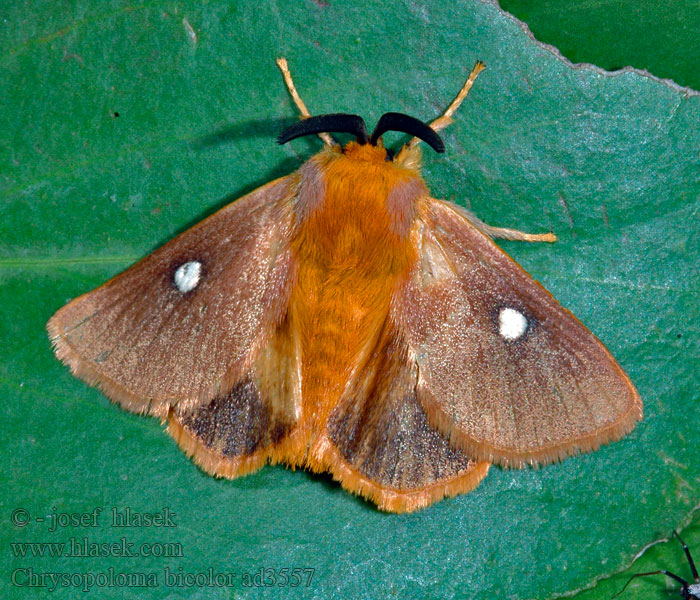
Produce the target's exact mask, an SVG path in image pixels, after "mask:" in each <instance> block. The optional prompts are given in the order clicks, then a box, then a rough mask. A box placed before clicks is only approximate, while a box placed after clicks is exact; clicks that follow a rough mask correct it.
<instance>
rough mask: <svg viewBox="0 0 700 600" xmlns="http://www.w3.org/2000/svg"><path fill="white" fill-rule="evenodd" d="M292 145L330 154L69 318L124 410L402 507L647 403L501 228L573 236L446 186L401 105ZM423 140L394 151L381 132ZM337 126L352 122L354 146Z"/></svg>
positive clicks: (193, 450)
mask: <svg viewBox="0 0 700 600" xmlns="http://www.w3.org/2000/svg"><path fill="white" fill-rule="evenodd" d="M278 66H279V67H280V69H281V70H282V73H283V75H284V79H285V82H286V84H287V87H288V89H289V92H290V94H291V96H292V98H293V99H294V102H295V104H296V105H297V107H298V108H299V110H300V112H301V116H302V120H301V121H300V122H299V123H297V124H296V125H294V126H292V127H290V128H289V129H288V130H287V131H285V132H284V133H283V134H282V136H280V140H279V141H280V143H284V142H287V141H289V140H291V139H293V138H295V137H299V136H301V135H308V134H316V133H317V134H319V135H320V136H321V138H322V139H323V140H324V142H325V147H324V149H323V150H322V151H321V152H319V153H318V154H316V155H315V156H313V157H311V158H310V159H309V160H308V161H307V162H305V163H304V164H303V165H302V166H301V167H300V168H299V170H297V171H296V172H294V173H292V174H291V175H288V176H286V177H282V178H281V179H277V180H276V181H272V182H271V183H268V184H266V185H264V186H262V187H261V188H259V189H257V190H255V191H253V192H251V193H250V194H248V195H246V196H244V197H243V198H241V199H239V200H237V201H236V202H233V203H232V204H230V205H228V206H226V207H225V208H223V209H221V210H220V211H218V212H217V213H215V214H214V215H212V216H210V217H209V218H207V219H206V220H204V221H203V222H201V223H199V224H198V225H196V226H194V227H192V228H191V229H189V230H188V231H186V232H184V233H182V234H181V235H179V236H178V237H176V238H175V239H173V240H171V241H170V242H168V243H167V244H165V245H164V246H163V247H161V248H160V249H158V250H156V251H155V252H153V254H151V255H149V256H147V257H146V258H144V259H143V260H141V261H140V262H138V263H137V264H136V265H134V266H133V267H131V268H129V269H128V270H126V271H125V272H123V273H121V274H120V275H118V276H116V277H114V278H113V279H111V280H110V281H108V282H107V283H105V284H104V285H102V286H101V287H99V288H97V289H96V290H94V291H92V292H89V293H87V294H85V295H83V296H80V297H79V298H77V299H75V300H73V301H72V302H71V303H69V304H68V305H66V306H64V307H63V308H61V309H60V310H59V311H58V312H57V313H56V314H55V315H54V316H53V317H52V318H51V319H50V321H49V322H48V326H47V327H48V331H49V335H50V338H51V341H52V342H53V345H54V349H55V352H56V355H57V356H58V358H60V359H61V360H62V361H63V362H65V363H66V364H67V365H69V366H70V368H71V371H72V372H73V373H74V374H75V375H77V376H78V377H80V378H82V379H84V380H85V381H86V382H87V383H89V384H90V385H95V386H97V387H99V388H100V389H101V390H102V391H103V392H104V393H105V394H106V395H107V396H109V397H110V398H111V399H112V400H114V401H115V402H118V403H119V404H120V405H121V406H122V407H123V408H125V409H127V410H130V411H133V412H137V413H147V414H150V415H155V416H158V417H161V418H162V419H164V420H167V422H168V432H169V433H170V434H171V435H172V436H173V437H174V438H175V440H176V441H177V443H178V444H179V445H180V447H181V448H182V449H183V450H184V451H185V452H186V453H187V454H188V455H189V456H192V457H193V459H194V461H195V462H196V463H197V464H198V465H199V466H200V467H201V468H202V469H204V470H205V471H207V472H208V473H211V474H213V475H217V476H221V477H228V478H233V477H237V476H239V475H243V474H246V473H250V472H252V471H255V470H257V469H259V468H260V467H262V466H263V465H264V464H266V463H284V464H287V465H290V466H292V467H303V468H307V469H310V470H312V471H316V472H330V473H331V474H332V475H333V477H334V478H335V479H337V480H338V481H339V482H340V483H341V485H342V486H343V487H344V488H345V489H347V490H349V491H351V492H353V493H356V494H360V495H362V496H364V497H365V498H368V499H370V500H371V501H373V502H374V503H376V504H377V505H378V507H379V508H380V509H382V510H387V511H393V512H405V511H412V510H416V509H419V508H422V507H425V506H427V505H429V504H430V503H432V502H434V501H436V500H439V499H441V498H443V497H445V496H453V495H455V494H459V493H462V492H467V491H469V490H471V489H473V488H474V487H475V486H476V485H477V484H478V483H479V481H481V479H482V478H483V477H484V476H485V475H486V473H487V471H488V469H489V465H490V464H491V463H497V464H500V465H504V466H508V467H521V466H524V465H528V464H529V465H540V464H544V463H548V462H552V461H555V460H559V459H562V458H564V457H566V456H568V455H572V454H576V453H578V452H585V451H589V450H594V449H596V448H598V447H599V446H600V445H601V444H604V443H606V442H609V441H611V440H616V439H619V438H621V437H622V436H624V435H625V434H627V433H628V432H629V431H630V430H631V429H632V428H633V427H634V426H635V424H636V422H637V421H638V420H639V419H641V417H642V403H641V400H640V398H639V395H638V394H637V392H636V390H635V388H634V387H633V385H632V383H631V382H630V380H629V379H628V377H627V376H626V375H625V373H624V372H623V371H622V369H621V368H620V366H619V365H618V364H617V362H616V361H615V359H614V358H613V357H612V356H611V355H610V353H609V352H608V351H607V350H606V349H605V347H604V346H603V345H602V344H601V342H600V341H598V339H597V338H596V337H595V336H594V335H593V334H592V333H591V332H590V331H588V330H587V329H586V328H585V327H584V326H583V325H582V324H581V323H580V322H579V321H578V320H577V319H576V318H575V317H574V316H573V315H572V314H571V313H570V312H568V311H567V310H566V309H564V308H562V307H561V306H560V305H559V304H558V303H557V301H556V300H554V298H553V297H552V296H551V295H550V294H549V293H548V292H547V291H546V290H545V289H544V288H543V287H542V286H540V285H539V284H538V283H537V282H535V281H533V280H532V279H531V278H530V276H529V275H528V274H527V273H525V271H523V269H522V268H521V267H520V266H519V265H518V264H517V263H515V262H514V261H513V260H512V259H511V258H510V257H509V256H508V255H506V254H505V253H504V252H503V251H502V250H501V249H499V248H498V246H496V245H495V244H494V242H493V241H492V238H494V237H500V238H506V239H513V240H524V241H544V242H552V241H554V240H555V239H556V238H555V236H554V235H552V234H526V233H522V232H519V231H516V230H512V229H504V228H498V227H492V226H489V225H486V224H485V223H483V222H482V221H480V220H479V219H477V218H476V217H474V216H473V215H471V214H470V213H468V212H466V211H465V210H463V209H461V208H459V207H457V206H455V205H453V204H451V203H449V202H444V201H442V200H437V199H435V198H433V197H432V196H431V194H430V192H429V191H428V187H427V186H426V184H425V182H424V181H423V179H422V178H421V174H420V166H421V151H420V148H419V146H418V143H419V142H420V141H421V140H423V141H425V142H427V143H428V144H429V145H430V146H432V147H433V148H434V149H435V150H437V151H443V150H444V146H443V144H442V141H441V140H440V138H439V136H438V133H437V132H438V131H440V130H441V129H443V128H445V127H446V126H447V125H449V123H450V122H451V120H452V115H453V114H454V112H455V111H456V110H457V108H458V107H459V105H460V104H461V103H462V101H463V100H464V98H465V97H466V95H467V93H468V91H469V89H470V87H471V86H472V84H473V82H474V80H475V79H476V77H477V75H478V74H479V72H480V71H481V70H482V69H483V64H481V63H477V65H476V66H475V68H474V70H473V71H472V73H471V74H470V76H469V78H468V79H467V81H466V83H465V85H464V87H463V88H462V90H461V91H460V92H459V94H458V95H457V97H456V98H455V100H454V101H453V102H452V104H451V105H450V106H449V108H448V109H447V111H446V112H445V113H444V114H443V115H442V116H441V117H440V118H438V119H437V120H435V121H433V122H432V123H430V124H429V125H428V124H425V123H422V122H421V121H418V120H417V119H414V118H412V117H408V116H406V115H401V114H397V113H388V114H387V115H384V117H382V118H381V119H380V121H379V123H378V125H377V128H375V130H374V132H373V134H372V135H371V136H370V135H368V134H367V132H366V130H365V125H364V122H363V121H362V119H361V118H360V117H357V116H354V115H346V114H334V115H322V116H318V117H311V116H310V114H309V112H308V111H307V109H306V107H305V105H304V103H303V102H302V100H301V98H300V97H299V94H298V93H297V91H296V89H295V87H294V84H293V82H292V78H291V75H290V73H289V70H288V68H287V63H286V61H285V60H284V59H279V60H278ZM387 130H397V131H402V132H405V133H408V134H410V135H413V136H416V137H414V138H413V139H411V141H410V142H408V143H407V144H405V145H404V146H403V147H402V148H401V149H400V151H399V152H398V153H397V154H396V155H393V154H392V153H391V152H389V151H388V150H387V149H386V148H385V147H384V145H383V142H382V138H381V136H382V134H383V133H385V131H387ZM330 132H345V133H353V134H354V135H355V136H356V138H357V139H356V140H355V141H350V142H349V143H347V144H346V145H345V146H342V147H341V146H340V145H338V144H336V143H335V142H334V141H333V139H332V138H331V137H330V135H329V133H330Z"/></svg>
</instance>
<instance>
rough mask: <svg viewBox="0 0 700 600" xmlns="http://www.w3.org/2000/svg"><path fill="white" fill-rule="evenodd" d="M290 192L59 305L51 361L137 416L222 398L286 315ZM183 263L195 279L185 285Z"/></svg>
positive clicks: (233, 209) (211, 225)
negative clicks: (191, 266) (178, 277)
mask: <svg viewBox="0 0 700 600" xmlns="http://www.w3.org/2000/svg"><path fill="white" fill-rule="evenodd" d="M292 193H293V191H292V188H291V183H290V180H289V178H282V179H279V180H276V181H273V182H271V183H269V184H267V185H265V186H263V187H261V188H259V189H257V190H255V191H253V192H251V193H250V194H248V195H247V196H244V197H243V198H241V199H239V200H237V201H236V202H233V203H232V204H229V205H228V206H226V207H224V208H223V209H221V210H219V211H218V212H216V213H215V214H213V215H211V216H210V217H208V218H207V219H205V220H204V221H202V222H201V223H199V224H197V225H195V226H194V227H192V228H190V229H188V230H187V231H185V232H184V233H182V234H181V235H179V236H177V237H176V238H174V239H173V240H171V241H169V242H168V243H166V244H165V245H164V246H162V247H161V248H159V249H158V250H156V251H155V252H153V253H152V254H150V255H148V256H147V257H145V258H144V259H142V260H141V261H139V262H138V263H137V264H136V265H134V266H133V267H131V268H129V269H127V270H126V271H124V272H123V273H121V274H120V275H117V276H116V277H114V278H113V279H111V280H109V281H108V282H107V283H105V284H104V285H102V286H101V287H99V288H97V289H95V290H93V291H92V292H89V293H87V294H84V295H82V296H80V297H78V298H76V299H75V300H73V301H72V302H70V303H69V304H67V305H66V306H64V307H63V308H61V309H60V310H59V311H58V312H57V313H56V314H55V315H54V316H53V317H52V318H51V319H50V320H49V322H48V324H47V329H48V331H49V335H50V338H51V340H52V342H53V345H54V348H55V352H56V355H57V356H58V357H59V358H60V359H61V360H62V361H63V362H64V363H66V364H67V365H69V366H70V368H71V371H72V372H73V373H74V374H75V375H77V376H78V377H81V378H82V379H83V380H85V381H86V382H87V383H89V384H90V385H96V386H97V387H99V388H101V389H102V390H103V391H104V392H105V394H106V395H107V396H109V397H110V398H112V399H113V400H115V401H117V402H119V403H120V404H121V405H122V406H123V407H124V408H126V409H128V410H131V411H134V412H140V413H150V414H154V415H159V416H162V417H164V416H166V415H167V414H168V411H169V409H170V407H171V406H172V407H176V408H178V407H179V408H180V409H181V410H184V409H185V408H192V407H194V406H196V405H198V404H201V403H203V402H208V401H209V400H211V399H212V398H215V397H219V396H222V395H225V394H227V393H228V392H229V391H230V390H231V388H232V387H233V386H234V384H236V383H237V382H239V381H240V380H241V379H242V378H243V377H244V376H245V375H246V373H247V372H248V371H249V370H250V367H251V365H252V363H253V361H254V359H255V357H256V356H257V354H258V352H259V350H260V349H261V348H262V347H264V346H265V345H266V344H267V342H268V340H269V339H270V338H271V336H272V335H273V333H274V330H275V328H276V326H277V325H278V323H279V322H281V321H282V318H283V316H284V313H285V311H286V308H287V303H288V298H289V293H290V288H291V284H292V280H293V278H294V265H293V264H292V257H291V251H290V248H289V237H290V231H291V227H292V217H291V196H292ZM187 263H198V264H199V273H198V275H199V277H198V278H196V277H195V278H194V279H193V278H192V277H190V279H189V281H187V280H186V281H185V283H184V284H183V281H182V280H180V283H179V285H178V283H177V280H176V275H175V274H176V272H178V269H180V268H181V267H182V266H183V265H186V264H187ZM180 274H181V275H182V270H181V272H180ZM190 275H192V271H190ZM185 279H187V278H185ZM193 283H194V284H195V285H194V287H192V284H193ZM189 287H192V289H189ZM183 290H184V291H183Z"/></svg>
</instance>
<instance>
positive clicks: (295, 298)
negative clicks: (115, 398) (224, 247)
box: [291, 143, 417, 452]
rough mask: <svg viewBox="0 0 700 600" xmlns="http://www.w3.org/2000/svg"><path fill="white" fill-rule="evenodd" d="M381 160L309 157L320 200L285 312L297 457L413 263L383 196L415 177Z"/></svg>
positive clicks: (373, 151)
mask: <svg viewBox="0 0 700 600" xmlns="http://www.w3.org/2000/svg"><path fill="white" fill-rule="evenodd" d="M384 157H385V151H384V149H383V148H382V147H381V146H380V147H374V146H370V145H364V146H360V145H358V144H355V143H350V144H348V146H346V148H345V151H344V154H339V153H332V152H324V153H321V154H319V155H318V156H317V157H315V159H313V160H315V161H316V164H317V167H318V169H319V171H320V173H321V176H322V178H323V181H324V182H325V194H324V196H323V200H322V202H320V203H319V205H318V206H317V207H316V208H315V209H314V210H313V211H312V212H311V213H310V214H309V215H307V217H306V218H305V219H304V220H303V222H301V223H299V224H298V229H297V234H296V235H295V238H294V240H293V244H292V249H293V252H294V257H295V259H296V262H297V264H298V269H299V271H298V278H297V283H296V286H295V288H294V290H293V292H292V298H291V310H292V323H293V327H294V329H295V330H296V332H297V333H298V335H299V337H300V341H301V365H302V368H301V382H302V383H301V385H302V399H303V400H302V415H301V423H300V425H301V427H302V429H304V430H305V433H304V434H303V438H304V446H305V447H306V448H299V451H301V452H305V451H306V450H308V448H309V447H310V445H311V444H312V443H313V440H314V435H315V434H318V433H321V432H322V431H323V429H324V427H325V424H326V422H327V420H328V417H329V415H330V413H331V412H332V410H333V408H334V407H335V406H336V405H337V403H338V401H339V399H340V398H341V395H342V393H343V390H344V388H345V385H346V383H347V382H348V380H349V379H350V376H351V374H352V373H353V372H354V371H355V370H357V369H358V368H361V367H362V364H363V362H364V360H365V358H366V357H367V355H368V353H369V352H370V351H371V350H372V348H373V346H374V345H375V344H376V341H377V338H378V336H379V333H380V331H381V328H382V326H383V324H384V322H385V320H386V317H387V314H388V311H389V304H390V300H391V295H392V291H393V289H394V285H395V283H396V281H397V278H399V277H401V276H402V274H405V273H406V272H407V270H408V269H409V267H410V266H411V265H412V264H413V263H414V261H415V260H416V250H415V249H414V248H413V246H412V245H411V243H410V239H409V236H408V235H407V234H406V233H404V234H401V233H397V232H396V231H395V228H392V215H391V214H390V210H388V208H387V198H388V197H389V194H390V192H391V190H392V189H393V188H394V187H395V186H397V185H401V184H402V183H403V182H405V181H406V180H408V179H409V178H415V177H417V175H416V174H415V173H414V172H410V171H407V170H405V169H398V168H396V167H395V166H394V165H392V164H391V163H390V162H387V161H385V158H384ZM300 441H301V440H300Z"/></svg>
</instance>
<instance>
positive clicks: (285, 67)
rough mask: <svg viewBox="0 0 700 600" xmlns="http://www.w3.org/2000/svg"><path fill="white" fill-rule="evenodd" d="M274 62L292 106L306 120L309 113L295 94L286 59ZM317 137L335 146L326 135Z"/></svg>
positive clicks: (295, 89) (299, 97) (331, 139)
mask: <svg viewBox="0 0 700 600" xmlns="http://www.w3.org/2000/svg"><path fill="white" fill-rule="evenodd" d="M275 62H276V63H277V66H278V67H279V70H280V71H282V77H284V83H285V84H286V86H287V89H288V90H289V95H290V96H291V97H292V100H294V104H296V107H297V108H298V109H299V112H300V113H301V118H302V119H308V118H309V117H310V116H311V113H310V112H309V110H308V109H307V108H306V104H304V101H303V100H302V99H301V96H299V92H297V88H296V86H295V85H294V80H293V79H292V74H291V73H290V72H289V66H288V65H287V59H286V58H282V57H280V58H278V59H277V60H276V61H275ZM318 137H320V138H321V139H322V140H323V141H324V143H326V144H327V145H329V146H333V145H335V142H334V141H333V138H332V137H331V136H330V134H328V133H319V134H318Z"/></svg>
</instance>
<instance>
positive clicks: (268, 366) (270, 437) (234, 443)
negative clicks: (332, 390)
mask: <svg viewBox="0 0 700 600" xmlns="http://www.w3.org/2000/svg"><path fill="white" fill-rule="evenodd" d="M298 360H299V354H298V350H297V346H296V345H295V342H294V339H293V336H292V334H291V329H290V327H289V324H288V321H285V322H284V323H283V324H282V325H281V326H280V327H279V328H278V330H277V331H276V333H275V335H274V336H273V338H272V339H271V340H270V342H269V343H268V345H267V346H266V347H265V348H264V349H263V350H261V352H260V353H259V355H258V356H257V358H256V360H255V362H254V364H253V365H252V367H251V369H250V370H249V371H248V372H247V373H246V374H245V375H244V376H243V377H242V378H241V379H240V380H239V381H237V382H236V383H235V384H234V386H233V387H232V388H231V390H230V391H229V392H228V393H227V394H225V395H222V396H219V397H217V398H214V399H213V400H212V401H210V402H209V403H207V404H203V405H199V406H195V407H193V408H182V407H177V408H174V409H173V410H171V412H170V415H169V418H168V421H169V425H168V432H169V433H170V434H171V435H172V436H173V437H174V438H175V440H176V441H177V443H178V444H179V445H180V447H181V448H182V449H183V450H184V451H185V453H186V454H187V455H188V456H192V457H193V459H194V461H195V462H196V463H197V464H198V465H199V466H200V467H202V468H203V469H204V470H205V471H207V472H208V473H211V474H212V475H219V476H222V477H228V478H233V477H237V476H238V475H243V474H245V473H249V472H251V471H254V470H256V469H258V468H259V467H261V466H262V465H263V464H265V463H266V462H270V461H271V462H278V461H284V460H285V459H286V458H288V455H287V453H286V452H284V451H282V452H280V451H279V449H280V445H281V444H282V443H283V442H284V441H285V440H287V439H288V437H289V436H290V434H291V433H292V432H293V431H294V429H295V428H296V425H297V414H298V411H299V407H300V405H301V393H300V385H299V380H298Z"/></svg>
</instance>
